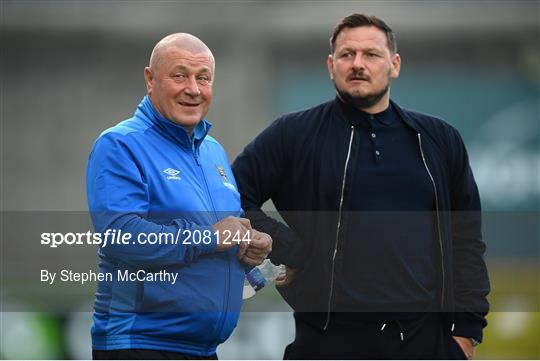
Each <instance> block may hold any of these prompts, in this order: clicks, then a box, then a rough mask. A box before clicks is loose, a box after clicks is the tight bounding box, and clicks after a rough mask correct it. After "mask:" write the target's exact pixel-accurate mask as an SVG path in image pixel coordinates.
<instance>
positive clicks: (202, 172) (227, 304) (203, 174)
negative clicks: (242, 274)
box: [193, 150, 231, 346]
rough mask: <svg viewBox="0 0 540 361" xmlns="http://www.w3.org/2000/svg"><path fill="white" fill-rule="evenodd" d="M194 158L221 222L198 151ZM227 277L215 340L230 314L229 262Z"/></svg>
mask: <svg viewBox="0 0 540 361" xmlns="http://www.w3.org/2000/svg"><path fill="white" fill-rule="evenodd" d="M193 157H194V158H195V163H197V165H198V166H199V168H200V170H201V174H202V176H203V180H204V186H205V188H206V194H208V198H209V199H210V203H211V204H212V210H213V211H214V218H215V220H216V222H218V221H219V219H218V216H217V212H216V206H215V205H214V200H213V199H212V195H211V194H210V189H209V188H208V182H207V181H206V174H205V173H204V169H203V167H202V165H201V163H200V162H199V157H198V156H197V151H196V150H194V151H193ZM227 271H228V272H227V277H226V290H227V293H226V295H225V304H224V310H223V314H222V315H221V316H220V319H219V321H218V327H217V333H216V336H215V337H214V339H218V338H219V335H220V334H221V332H222V331H223V325H224V324H225V317H226V313H227V312H228V311H227V310H228V308H229V297H230V292H231V289H230V284H229V282H230V279H229V275H230V274H231V266H230V264H229V262H227ZM213 343H214V342H212V343H209V346H211V345H212V344H213Z"/></svg>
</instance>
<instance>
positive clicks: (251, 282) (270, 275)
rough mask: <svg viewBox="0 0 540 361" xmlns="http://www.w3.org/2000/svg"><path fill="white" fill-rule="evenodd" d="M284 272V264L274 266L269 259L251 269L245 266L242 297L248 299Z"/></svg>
mask: <svg viewBox="0 0 540 361" xmlns="http://www.w3.org/2000/svg"><path fill="white" fill-rule="evenodd" d="M283 274H285V266H284V265H280V266H276V265H274V264H273V263H272V262H270V260H269V259H265V260H264V262H263V263H261V264H260V265H258V266H257V267H253V268H252V269H249V268H246V278H245V280H244V292H243V294H242V298H243V299H244V300H245V299H248V298H250V297H253V295H255V293H257V292H258V291H260V290H261V289H263V288H264V286H266V285H267V284H268V283H272V282H274V281H275V280H276V278H278V277H279V276H280V275H283Z"/></svg>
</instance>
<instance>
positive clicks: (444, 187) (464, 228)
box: [233, 14, 489, 359]
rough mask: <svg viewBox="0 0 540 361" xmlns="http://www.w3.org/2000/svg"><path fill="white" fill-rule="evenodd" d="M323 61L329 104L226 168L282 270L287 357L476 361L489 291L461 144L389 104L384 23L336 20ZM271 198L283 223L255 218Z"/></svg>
mask: <svg viewBox="0 0 540 361" xmlns="http://www.w3.org/2000/svg"><path fill="white" fill-rule="evenodd" d="M330 50H331V54H330V55H329V56H328V59H327V65H328V72H329V75H330V78H331V79H332V81H333V83H334V87H335V88H336V92H337V96H336V98H335V99H334V100H331V101H329V102H326V103H323V104H320V105H318V106H315V107H313V108H310V109H307V110H305V111H302V112H297V113H293V114H287V115H284V116H282V117H280V118H279V119H277V120H276V121H275V122H274V123H272V124H271V125H270V126H269V127H268V128H266V129H265V130H264V131H263V132H262V133H261V134H259V135H258V136H257V137H256V138H255V140H253V142H251V143H250V144H249V145H248V146H246V148H245V150H244V152H243V153H242V154H240V155H239V156H238V158H237V159H236V160H235V162H234V164H233V169H234V173H235V175H236V178H237V181H238V185H239V189H240V192H241V194H242V206H243V208H244V209H245V211H246V213H247V214H248V215H249V218H250V219H251V221H252V224H253V225H255V226H256V227H260V229H261V230H264V231H265V232H268V233H269V234H270V235H271V236H272V238H273V239H274V251H273V252H272V254H271V255H270V256H271V259H272V260H273V262H274V263H276V264H279V263H283V264H285V265H287V266H289V271H288V275H287V278H285V279H284V280H282V283H283V284H287V283H290V284H289V285H288V286H287V287H285V288H283V289H281V293H282V295H283V296H284V297H285V299H286V300H287V301H288V302H289V304H290V305H291V306H292V307H293V309H294V310H295V311H296V312H295V321H296V339H295V341H294V342H293V343H292V344H291V345H289V346H288V347H287V350H286V353H285V357H286V358H291V359H336V358H337V359H348V358H353V359H354V358H368V359H379V358H398V359H409V358H412V359H424V358H428V359H433V358H444V359H447V358H464V357H469V358H471V357H472V355H473V344H476V343H478V342H480V341H481V340H482V329H483V327H484V326H485V325H486V321H485V318H484V316H485V314H486V312H487V310H488V303H487V300H486V295H487V293H488V291H489V281H488V276H487V272H486V266H485V263H484V260H483V252H484V249H485V245H484V243H483V242H482V240H481V232H480V217H479V210H480V200H479V196H478V190H477V187H476V184H475V181H474V177H473V175H472V172H471V169H470V167H469V162H468V158H467V152H466V150H465V147H464V145H463V142H462V140H461V137H460V136H459V134H458V132H457V131H456V130H455V129H454V128H453V127H451V126H450V125H449V124H447V123H445V122H444V121H442V120H440V119H437V118H435V117H432V116H429V115H425V114H421V113H417V112H413V111H410V110H406V109H404V108H402V107H400V106H399V105H398V104H396V103H395V102H393V101H391V100H390V84H391V82H392V80H394V79H396V78H397V77H398V76H399V73H400V68H401V58H400V55H399V54H398V53H397V46H396V40H395V37H394V33H393V31H392V30H391V29H390V28H389V27H388V25H387V24H385V23H384V22H383V21H382V20H381V19H378V18H376V17H373V16H367V15H363V14H353V15H351V16H348V17H346V18H344V19H343V20H342V21H341V22H340V23H339V24H338V25H337V26H336V28H335V29H334V32H333V34H332V37H331V41H330ZM267 199H272V201H273V203H274V204H275V206H276V208H277V209H278V211H280V213H281V215H282V216H283V218H284V219H285V220H286V222H287V225H284V224H282V223H279V222H277V221H276V220H274V219H272V218H270V217H267V216H266V215H265V214H264V213H263V212H262V211H261V209H260V207H261V205H262V204H263V203H264V202H265V201H266V200H267ZM248 212H250V213H248ZM293 269H296V270H297V272H296V278H295V279H294V280H292V282H290V281H291V279H292V276H293V275H294V274H295V271H293ZM426 311H427V312H426ZM440 311H445V312H440Z"/></svg>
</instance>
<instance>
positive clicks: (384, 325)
mask: <svg viewBox="0 0 540 361" xmlns="http://www.w3.org/2000/svg"><path fill="white" fill-rule="evenodd" d="M385 327H386V323H384V324H383V325H382V327H381V331H384V328H385Z"/></svg>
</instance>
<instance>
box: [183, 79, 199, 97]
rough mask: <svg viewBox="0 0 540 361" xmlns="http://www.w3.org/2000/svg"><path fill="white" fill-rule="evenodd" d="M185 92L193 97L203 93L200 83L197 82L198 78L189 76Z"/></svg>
mask: <svg viewBox="0 0 540 361" xmlns="http://www.w3.org/2000/svg"><path fill="white" fill-rule="evenodd" d="M184 92H185V93H186V94H187V95H190V96H192V97H198V96H199V95H201V91H200V90H199V85H198V84H197V80H196V79H195V77H189V78H188V83H187V84H186V87H185V88H184Z"/></svg>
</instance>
